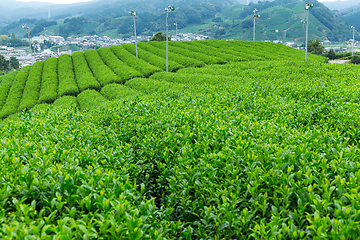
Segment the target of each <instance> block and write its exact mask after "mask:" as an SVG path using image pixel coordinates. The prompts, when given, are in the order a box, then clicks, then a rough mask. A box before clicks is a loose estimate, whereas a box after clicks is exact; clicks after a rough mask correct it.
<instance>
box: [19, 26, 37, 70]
mask: <svg viewBox="0 0 360 240" xmlns="http://www.w3.org/2000/svg"><path fill="white" fill-rule="evenodd" d="M22 27H23V28H24V29H27V30H28V36H29V47H30V54H31V55H32V51H31V41H30V30H29V27H28V26H26V25H24V26H22ZM34 52H35V51H34ZM32 63H33V64H34V63H35V53H34V57H33V58H32Z"/></svg>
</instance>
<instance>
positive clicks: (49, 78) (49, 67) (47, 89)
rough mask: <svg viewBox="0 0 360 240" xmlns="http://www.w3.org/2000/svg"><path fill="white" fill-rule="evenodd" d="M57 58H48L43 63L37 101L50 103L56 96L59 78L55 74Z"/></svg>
mask: <svg viewBox="0 0 360 240" xmlns="http://www.w3.org/2000/svg"><path fill="white" fill-rule="evenodd" d="M57 68H58V59H57V58H54V57H52V58H48V59H46V61H45V63H44V70H43V74H42V81H41V88H40V97H39V101H38V103H52V102H54V101H55V99H56V98H57V96H58V85H59V80H58V76H57Z"/></svg>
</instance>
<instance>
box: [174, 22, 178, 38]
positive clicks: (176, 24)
mask: <svg viewBox="0 0 360 240" xmlns="http://www.w3.org/2000/svg"><path fill="white" fill-rule="evenodd" d="M174 25H175V27H176V35H175V36H177V26H178V23H177V22H176V23H174Z"/></svg>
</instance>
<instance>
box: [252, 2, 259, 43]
mask: <svg viewBox="0 0 360 240" xmlns="http://www.w3.org/2000/svg"><path fill="white" fill-rule="evenodd" d="M257 11H258V10H257V9H256V8H254V11H253V12H254V16H253V18H254V30H253V41H255V19H256V18H259V17H260V15H257V14H255V13H256V12H257Z"/></svg>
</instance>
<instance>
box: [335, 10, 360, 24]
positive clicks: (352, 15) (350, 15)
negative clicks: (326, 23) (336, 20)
mask: <svg viewBox="0 0 360 240" xmlns="http://www.w3.org/2000/svg"><path fill="white" fill-rule="evenodd" d="M359 14H360V6H359V7H358V8H356V9H352V10H350V11H343V12H341V13H340V14H339V15H340V18H341V19H342V20H343V21H344V22H346V23H347V24H349V25H352V26H355V29H360V18H359V16H360V15H359Z"/></svg>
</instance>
